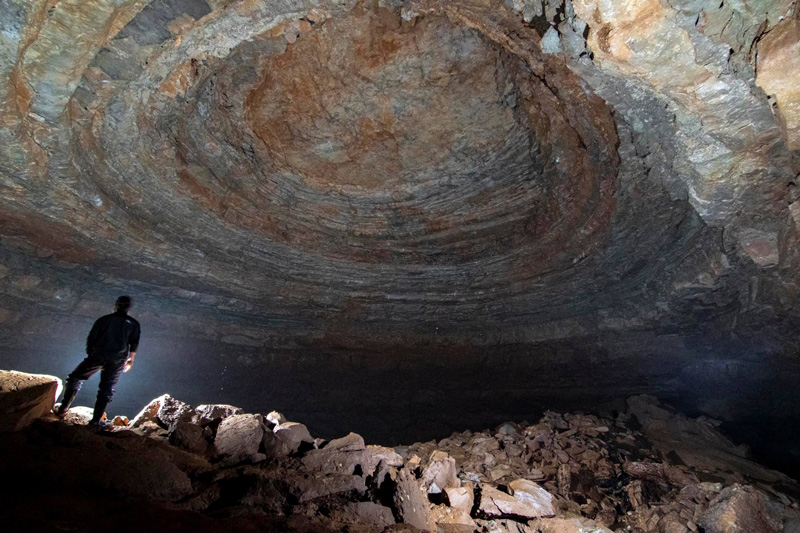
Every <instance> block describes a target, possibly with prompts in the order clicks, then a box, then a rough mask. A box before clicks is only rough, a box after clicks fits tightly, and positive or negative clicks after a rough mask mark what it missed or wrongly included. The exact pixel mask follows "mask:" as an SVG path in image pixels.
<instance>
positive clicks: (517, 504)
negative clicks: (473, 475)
mask: <svg viewBox="0 0 800 533" xmlns="http://www.w3.org/2000/svg"><path fill="white" fill-rule="evenodd" d="M479 491H480V500H479V502H478V514H479V515H481V516H482V517H484V518H505V517H517V518H526V519H530V518H539V517H542V516H545V515H543V514H542V510H541V509H537V508H535V507H533V506H531V505H529V504H528V503H525V502H523V501H520V500H518V499H516V498H514V497H513V496H510V495H508V494H506V493H505V492H500V491H499V490H497V489H496V488H494V487H492V486H491V485H486V484H481V485H479Z"/></svg>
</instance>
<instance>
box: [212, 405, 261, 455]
mask: <svg viewBox="0 0 800 533" xmlns="http://www.w3.org/2000/svg"><path fill="white" fill-rule="evenodd" d="M265 431H267V429H266V427H265V425H264V422H263V419H262V417H261V415H252V414H246V415H233V416H230V417H228V418H226V419H224V420H223V421H222V422H221V423H220V425H219V428H218V429H217V435H216V437H215V438H214V450H215V452H216V454H217V455H219V456H220V457H221V458H222V461H223V463H225V464H237V463H241V462H243V461H245V460H249V459H251V458H252V457H253V456H255V455H256V454H257V453H259V449H260V448H261V445H262V441H263V439H264V432H265Z"/></svg>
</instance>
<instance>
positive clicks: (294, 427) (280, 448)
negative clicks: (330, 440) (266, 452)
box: [273, 422, 314, 455]
mask: <svg viewBox="0 0 800 533" xmlns="http://www.w3.org/2000/svg"><path fill="white" fill-rule="evenodd" d="M273 433H274V434H275V437H277V443H276V449H275V453H276V455H291V454H294V453H297V452H298V451H299V450H300V446H301V445H302V444H303V443H304V442H305V443H308V445H309V446H310V447H311V446H313V445H314V439H313V438H312V437H311V434H310V433H309V432H308V428H306V426H305V425H303V424H300V423H298V422H284V423H282V424H279V425H277V426H275V429H274V430H273Z"/></svg>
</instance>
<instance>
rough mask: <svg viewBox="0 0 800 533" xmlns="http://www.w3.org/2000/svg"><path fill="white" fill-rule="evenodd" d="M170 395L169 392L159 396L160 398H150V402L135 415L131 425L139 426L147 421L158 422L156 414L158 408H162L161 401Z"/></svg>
mask: <svg viewBox="0 0 800 533" xmlns="http://www.w3.org/2000/svg"><path fill="white" fill-rule="evenodd" d="M167 396H169V395H168V394H164V395H162V396H159V397H158V398H154V399H153V400H150V403H148V404H147V405H145V406H144V408H143V409H142V410H141V411H139V414H137V415H136V416H134V417H133V420H132V421H131V427H134V428H138V427H139V426H141V425H142V424H144V423H145V422H156V423H157V418H156V415H157V414H158V410H159V409H160V408H161V403H162V402H163V401H164V399H165V398H166V397H167Z"/></svg>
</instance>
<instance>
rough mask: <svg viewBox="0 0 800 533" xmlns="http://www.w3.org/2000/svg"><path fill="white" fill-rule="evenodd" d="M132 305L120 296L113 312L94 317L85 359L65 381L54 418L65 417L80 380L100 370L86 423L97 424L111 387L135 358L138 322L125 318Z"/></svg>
mask: <svg viewBox="0 0 800 533" xmlns="http://www.w3.org/2000/svg"><path fill="white" fill-rule="evenodd" d="M132 304H133V302H132V300H131V298H130V296H120V297H119V298H117V301H116V303H115V304H114V313H112V314H110V315H106V316H103V317H100V318H98V319H97V321H96V322H95V323H94V326H92V330H91V331H90V332H89V337H88V338H87V339H86V355H87V356H88V357H86V359H84V360H83V361H82V362H81V364H79V365H78V366H77V367H76V368H75V370H73V371H72V373H71V374H70V375H69V377H68V378H67V386H66V388H65V389H64V399H63V400H62V401H61V405H60V406H59V407H58V408H57V409H56V410H55V413H56V414H57V415H58V416H64V415H65V414H67V410H68V409H69V406H70V405H71V404H72V401H73V400H74V399H75V396H76V395H77V394H78V391H79V390H80V388H81V384H82V383H83V381H85V380H87V379H89V378H90V377H91V376H92V375H93V374H95V373H96V372H97V371H98V370H102V373H101V374H100V388H99V390H98V391H97V403H95V405H94V415H93V416H92V420H91V422H89V424H90V425H94V426H99V425H101V424H100V420H102V418H103V414H105V411H106V406H108V403H109V402H110V401H111V397H112V396H114V385H116V384H117V380H118V379H119V375H120V373H122V372H127V371H128V370H130V369H131V366H132V365H133V360H134V359H135V358H136V348H137V347H138V346H139V334H140V329H139V322H137V321H136V320H135V319H134V318H133V317H130V316H128V311H130V310H131V306H132Z"/></svg>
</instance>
